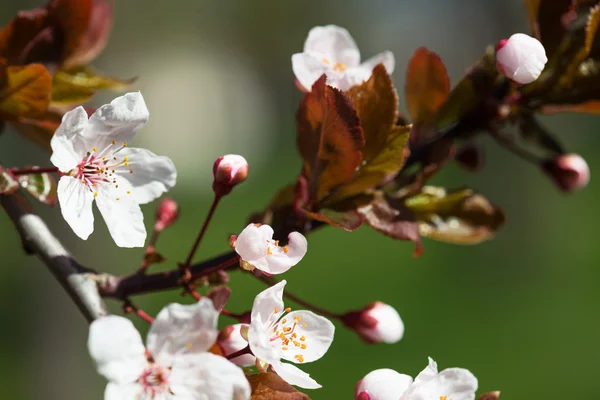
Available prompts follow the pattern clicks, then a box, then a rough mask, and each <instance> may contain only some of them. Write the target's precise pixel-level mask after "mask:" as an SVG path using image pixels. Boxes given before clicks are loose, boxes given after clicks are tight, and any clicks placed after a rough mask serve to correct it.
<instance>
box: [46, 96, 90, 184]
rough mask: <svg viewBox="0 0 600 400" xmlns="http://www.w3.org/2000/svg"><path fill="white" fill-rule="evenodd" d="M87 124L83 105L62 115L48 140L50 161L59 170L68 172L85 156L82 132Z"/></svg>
mask: <svg viewBox="0 0 600 400" xmlns="http://www.w3.org/2000/svg"><path fill="white" fill-rule="evenodd" d="M87 124H88V115H87V113H86V112H85V110H84V109H83V107H77V108H75V109H73V110H71V111H68V112H67V113H65V115H63V117H62V122H61V124H60V125H59V127H58V129H57V130H56V132H55V133H54V136H52V139H51V140H50V147H52V156H51V157H50V162H51V163H52V164H54V166H55V167H56V168H58V169H59V170H60V171H62V172H64V173H67V172H69V171H70V170H71V169H73V168H75V167H76V166H77V164H79V162H80V161H81V160H82V158H83V157H85V155H86V151H87V150H86V146H85V143H84V140H83V136H82V133H83V131H84V129H85V128H86V126H87Z"/></svg>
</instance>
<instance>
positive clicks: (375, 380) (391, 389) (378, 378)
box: [354, 368, 413, 400]
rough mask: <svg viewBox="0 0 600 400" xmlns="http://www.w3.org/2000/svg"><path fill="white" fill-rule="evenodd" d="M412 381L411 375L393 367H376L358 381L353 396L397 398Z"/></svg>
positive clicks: (359, 398)
mask: <svg viewBox="0 0 600 400" xmlns="http://www.w3.org/2000/svg"><path fill="white" fill-rule="evenodd" d="M412 382H413V379H412V377H410V376H408V375H404V374H400V373H398V372H396V371H394V370H393V369H388V368H382V369H376V370H375V371H371V372H369V373H368V374H367V375H366V376H365V377H364V378H362V379H361V380H360V381H358V383H357V384H356V388H355V390H354V396H355V399H356V400H398V399H400V398H402V395H403V394H404V392H406V390H407V389H408V388H409V387H410V385H411V384H412Z"/></svg>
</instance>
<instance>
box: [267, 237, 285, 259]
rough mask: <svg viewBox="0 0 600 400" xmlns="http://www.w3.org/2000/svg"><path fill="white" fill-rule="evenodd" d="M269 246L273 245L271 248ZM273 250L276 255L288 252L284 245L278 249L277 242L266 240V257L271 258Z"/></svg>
mask: <svg viewBox="0 0 600 400" xmlns="http://www.w3.org/2000/svg"><path fill="white" fill-rule="evenodd" d="M271 245H273V247H271ZM273 249H275V251H276V252H277V253H280V252H282V251H283V252H284V253H287V252H288V251H290V248H289V247H288V246H287V245H286V246H283V247H279V240H268V239H267V255H268V256H272V255H273Z"/></svg>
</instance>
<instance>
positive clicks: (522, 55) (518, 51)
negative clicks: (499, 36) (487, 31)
mask: <svg viewBox="0 0 600 400" xmlns="http://www.w3.org/2000/svg"><path fill="white" fill-rule="evenodd" d="M546 62H548V58H547V57H546V50H545V49H544V46H543V45H542V44H541V43H540V41H539V40H537V39H536V38H533V37H531V36H529V35H526V34H524V33H515V34H514V35H512V36H511V37H510V38H508V39H507V40H501V41H500V42H499V43H498V45H497V46H496V64H497V66H498V70H499V71H500V73H502V74H503V75H505V76H506V77H507V78H509V79H512V80H513V81H515V82H517V83H520V84H527V83H531V82H533V81H535V80H536V79H537V78H538V77H539V76H540V74H541V73H542V71H543V70H544V66H545V65H546Z"/></svg>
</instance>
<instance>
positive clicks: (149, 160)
mask: <svg viewBox="0 0 600 400" xmlns="http://www.w3.org/2000/svg"><path fill="white" fill-rule="evenodd" d="M148 117H149V113H148V109H147V108H146V104H145V103H144V98H143V97H142V95H141V93H139V92H138V93H127V94H125V95H124V96H121V97H118V98H116V99H114V100H113V101H112V102H111V103H110V104H107V105H104V106H102V107H100V108H99V109H98V110H96V112H94V114H93V115H92V116H91V117H90V118H89V119H88V116H87V113H86V112H85V110H84V109H83V107H78V108H76V109H74V110H71V111H69V112H67V113H66V114H65V115H64V116H63V119H62V123H61V124H60V126H59V127H58V129H57V130H56V133H55V134H54V136H53V137H52V140H51V142H50V145H51V146H52V151H53V153H52V157H51V158H50V161H51V162H52V163H53V164H54V165H55V166H56V167H57V168H58V170H59V171H60V172H61V173H62V175H63V176H62V177H61V178H60V181H59V182H58V189H57V192H58V202H59V204H60V209H61V212H62V215H63V217H64V218H65V220H66V221H67V223H68V224H69V225H70V226H71V228H72V229H73V231H74V232H75V234H76V235H77V236H79V237H80V238H82V239H84V240H86V239H87V238H88V237H89V236H90V234H91V233H92V232H93V230H94V215H93V213H92V203H93V202H94V200H95V201H96V205H97V206H98V209H99V210H100V213H101V214H102V217H103V218H104V220H105V221H106V225H107V226H108V230H109V231H110V234H111V236H112V237H113V239H114V241H115V243H116V244H117V245H118V246H120V247H141V246H143V245H144V242H145V240H146V228H145V227H144V216H143V214H142V211H141V209H140V206H139V205H140V204H146V203H149V202H151V201H152V200H154V199H156V198H158V197H159V196H160V195H161V194H163V193H164V192H166V191H167V190H169V189H170V188H172V187H173V186H174V185H175V181H176V178H177V172H176V170H175V166H174V165H173V163H172V162H171V160H170V159H169V158H167V157H161V156H157V155H155V154H154V153H152V152H150V151H148V150H146V149H138V148H131V147H129V143H130V142H131V140H132V139H133V138H134V136H135V134H136V133H137V131H138V130H139V129H140V128H141V127H142V126H144V124H145V123H146V122H147V121H148Z"/></svg>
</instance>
